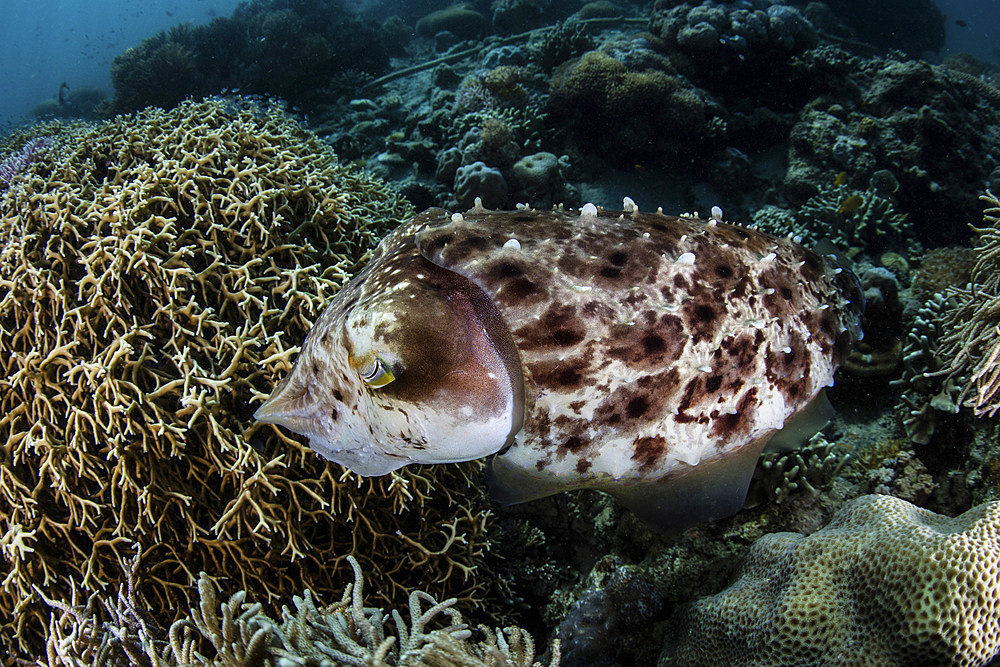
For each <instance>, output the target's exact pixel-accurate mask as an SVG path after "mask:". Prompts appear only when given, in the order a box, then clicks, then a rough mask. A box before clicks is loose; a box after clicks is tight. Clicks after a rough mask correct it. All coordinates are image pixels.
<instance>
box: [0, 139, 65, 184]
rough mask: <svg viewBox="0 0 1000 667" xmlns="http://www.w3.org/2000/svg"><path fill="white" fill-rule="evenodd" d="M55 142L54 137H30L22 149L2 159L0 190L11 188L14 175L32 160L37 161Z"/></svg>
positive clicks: (0, 163)
mask: <svg viewBox="0 0 1000 667" xmlns="http://www.w3.org/2000/svg"><path fill="white" fill-rule="evenodd" d="M54 143H55V140H54V139H53V138H52V137H36V138H34V139H29V140H28V141H26V142H25V143H24V145H23V146H21V150H19V151H17V152H16V153H11V154H10V155H8V156H7V157H5V158H4V159H3V160H0V192H2V191H4V190H6V189H7V188H9V187H10V184H11V181H13V180H14V177H15V176H17V175H18V174H20V173H22V172H23V171H24V170H25V169H27V168H28V165H30V164H31V163H32V162H37V161H38V160H39V157H40V154H41V153H42V152H43V151H45V150H47V149H48V148H50V147H51V146H52V145H53V144H54Z"/></svg>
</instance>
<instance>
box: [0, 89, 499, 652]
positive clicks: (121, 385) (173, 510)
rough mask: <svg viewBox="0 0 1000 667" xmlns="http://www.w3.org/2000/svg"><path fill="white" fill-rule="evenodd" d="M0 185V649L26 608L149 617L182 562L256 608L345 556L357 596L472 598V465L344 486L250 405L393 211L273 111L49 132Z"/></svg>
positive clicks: (179, 577) (396, 214) (186, 586)
mask: <svg viewBox="0 0 1000 667" xmlns="http://www.w3.org/2000/svg"><path fill="white" fill-rule="evenodd" d="M59 141H60V144H59V146H58V147H57V149H56V150H53V151H51V154H52V155H53V156H55V157H53V158H52V159H48V160H43V161H40V162H37V163H33V164H32V165H31V167H30V170H31V171H30V174H29V175H28V176H27V177H25V178H19V180H18V183H17V185H16V187H11V188H10V189H9V190H7V191H6V192H4V193H3V194H2V196H0V371H2V372H0V443H2V445H0V446H2V448H3V450H2V451H3V458H2V460H0V553H2V558H0V582H2V583H0V652H4V653H10V654H12V655H16V654H17V652H18V651H23V652H26V653H28V654H37V653H38V651H39V650H40V649H41V646H42V645H43V643H44V640H45V637H46V636H47V635H49V634H50V633H51V632H52V625H51V619H50V613H51V612H50V609H49V607H48V606H47V605H45V604H44V603H43V601H42V598H41V595H42V594H44V595H45V596H47V597H48V598H50V599H52V600H67V599H69V597H70V593H71V591H74V590H76V591H78V592H79V594H80V595H83V596H90V595H92V594H94V593H99V594H101V595H114V591H115V590H116V588H117V585H118V584H119V583H120V582H121V580H122V575H121V572H122V564H123V563H124V562H125V561H126V559H127V558H128V557H129V554H130V553H131V549H132V547H133V545H140V546H141V547H142V548H143V557H142V562H141V563H140V564H139V565H138V567H139V569H138V573H139V574H138V576H137V580H136V584H135V597H136V599H137V601H138V603H139V604H140V605H141V606H143V607H144V608H148V609H150V610H153V611H152V612H151V613H152V614H153V618H151V621H153V620H155V622H156V623H158V624H160V625H161V626H163V627H167V626H169V625H170V623H171V622H172V621H173V620H175V617H176V616H177V615H178V614H180V613H182V610H184V609H186V608H188V607H190V606H192V605H193V604H194V603H195V600H196V597H197V587H196V582H197V580H198V574H197V573H198V572H199V571H205V572H208V573H209V574H210V575H211V576H212V577H214V578H215V579H217V580H218V581H219V582H220V583H221V584H222V585H223V587H224V588H227V589H232V590H234V589H237V588H238V589H244V590H246V591H247V594H248V596H251V597H254V598H255V599H258V600H260V601H261V602H262V603H263V604H265V605H273V604H275V603H278V602H280V601H281V600H287V599H290V597H291V596H292V595H293V594H295V593H296V592H299V591H301V590H303V588H310V589H312V590H314V591H317V592H318V593H321V594H322V593H324V592H325V591H329V590H332V588H333V586H334V583H335V582H336V581H337V580H338V579H339V575H340V573H341V572H342V571H343V570H344V568H345V563H344V558H345V556H346V555H347V554H352V553H353V554H354V555H355V556H356V557H357V558H358V560H360V561H362V562H363V563H364V565H365V568H366V570H367V571H368V572H369V573H370V576H371V577H372V579H373V581H374V582H375V585H376V588H377V590H378V592H379V594H380V595H382V596H384V597H385V598H386V599H387V600H390V601H391V600H395V599H401V598H403V597H405V596H406V595H408V592H409V590H411V589H413V588H417V587H421V588H425V589H427V590H429V591H432V592H433V593H434V594H438V595H444V596H453V595H454V596H458V597H459V598H468V597H470V596H479V595H481V594H482V593H483V588H484V587H488V586H489V585H490V584H489V583H488V582H489V581H490V579H489V578H488V577H477V578H476V579H472V578H471V577H469V574H470V573H471V572H473V571H474V570H475V569H476V568H477V567H479V566H480V564H481V562H482V553H483V550H484V548H485V546H486V536H485V531H486V525H487V518H488V510H487V509H486V504H485V500H484V499H483V495H482V492H481V490H480V489H479V487H478V486H477V485H473V484H472V483H471V482H470V477H469V475H470V473H473V472H475V471H476V469H475V467H474V465H471V464H470V465H467V466H448V467H442V468H440V469H436V468H418V469H406V470H402V471H400V472H399V473H394V474H392V475H389V476H386V477H384V478H377V479H363V478H360V477H357V476H355V475H353V474H350V473H348V472H345V471H344V470H342V469H341V468H339V467H337V466H333V465H328V464H327V463H326V462H325V461H323V460H321V459H320V458H319V457H318V456H316V455H315V454H314V453H313V452H312V451H311V450H309V449H308V447H306V446H304V445H303V443H302V442H300V441H299V440H296V439H293V438H290V437H289V436H288V435H287V434H285V433H281V432H279V431H278V430H276V429H274V428H272V427H269V426H263V425H261V424H256V423H254V421H253V419H252V417H251V415H252V412H253V410H254V408H255V405H257V404H259V402H260V401H261V400H263V398H264V397H266V396H267V394H268V393H269V392H270V390H271V389H272V387H273V385H274V384H275V382H276V381H277V380H278V379H280V377H282V376H283V375H284V373H286V372H287V371H288V369H289V368H290V365H291V362H292V360H293V358H294V355H295V353H296V352H297V348H296V347H291V346H290V342H291V341H301V340H302V339H303V338H304V336H305V334H306V332H307V330H308V328H309V326H310V323H311V322H312V320H313V319H314V318H315V317H316V316H317V315H318V313H319V312H320V310H321V308H322V307H323V305H324V304H325V303H326V301H327V300H328V299H329V298H330V297H331V296H332V295H333V294H334V293H335V292H336V291H337V290H338V289H339V287H340V286H341V285H342V284H343V283H344V281H345V280H346V279H347V277H348V276H349V275H350V274H351V273H352V272H353V271H355V270H356V269H357V268H358V267H359V266H360V265H361V263H362V262H363V261H364V259H365V257H366V253H367V252H368V251H369V250H370V249H371V248H372V247H374V244H375V243H376V241H377V240H378V239H379V238H380V237H381V235H383V234H384V233H385V232H386V231H387V230H388V229H391V228H392V227H394V226H395V225H396V224H398V222H399V221H400V220H401V219H402V218H404V217H406V216H407V215H409V214H410V210H409V207H408V205H407V204H406V203H405V202H403V201H401V200H400V199H399V198H397V197H396V196H395V195H394V194H393V193H391V192H389V191H388V190H387V189H386V188H385V187H384V186H383V185H382V184H381V183H380V182H378V181H375V180H373V179H371V178H369V177H367V176H365V175H363V174H359V173H356V172H353V171H351V170H349V169H347V168H346V167H343V166H341V165H339V164H338V163H337V160H336V158H335V156H334V155H333V154H332V153H331V151H330V150H329V148H328V147H327V146H326V145H324V144H322V143H321V142H319V141H318V140H317V139H316V138H315V137H314V136H313V135H311V134H309V133H307V132H306V131H304V130H303V129H301V128H300V127H299V126H298V125H297V124H296V123H295V122H294V121H293V120H291V119H290V118H289V117H288V116H286V115H285V114H284V113H283V112H282V111H281V110H280V109H278V108H276V107H274V106H266V105H263V104H258V103H248V102H244V101H240V100H211V101H205V102H199V103H194V102H188V103H185V104H182V105H181V106H179V107H178V108H176V109H174V110H172V111H162V110H158V109H150V110H147V111H144V112H142V113H140V114H138V115H135V116H127V117H119V118H116V119H114V120H112V121H109V122H107V123H105V124H102V125H100V126H96V127H93V128H89V129H82V128H70V129H67V130H66V131H65V132H64V133H63V135H62V136H61V138H60V139H59Z"/></svg>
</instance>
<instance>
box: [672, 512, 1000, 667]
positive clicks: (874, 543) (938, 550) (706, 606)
mask: <svg viewBox="0 0 1000 667" xmlns="http://www.w3.org/2000/svg"><path fill="white" fill-rule="evenodd" d="M998 536H1000V502H992V503H986V504H983V505H980V506H978V507H975V508H973V509H971V510H969V511H968V512H966V513H964V514H962V515H961V516H958V517H955V518H950V517H947V516H943V515H940V514H935V513H934V512H930V511H928V510H924V509H920V508H918V507H916V506H914V505H911V504H910V503H908V502H906V501H905V500H901V499H899V498H894V497H892V496H874V495H872V496H862V497H860V498H857V499H855V500H853V501H851V502H850V503H848V504H847V505H845V506H844V508H843V509H841V510H840V512H838V513H837V515H836V516H835V517H834V518H833V519H832V520H831V522H830V523H829V524H828V525H827V526H826V527H825V528H823V529H822V530H819V531H817V532H815V533H813V534H812V535H809V536H804V535H800V534H798V533H772V534H770V535H765V536H764V537H762V538H760V539H759V540H757V542H755V543H754V545H753V546H752V547H751V548H750V550H749V551H748V552H747V554H746V556H745V557H744V559H743V562H742V564H741V567H740V572H739V576H738V578H737V580H736V581H735V582H734V583H733V584H732V585H731V586H730V587H729V588H727V589H726V590H724V591H722V592H721V593H719V594H717V595H713V596H709V597H706V598H702V599H700V600H698V601H696V602H694V603H693V604H692V605H690V606H689V607H687V608H686V609H685V610H684V611H683V612H682V613H681V614H680V616H679V618H678V619H677V622H676V623H674V624H672V629H671V631H670V637H669V638H668V640H667V644H666V651H665V653H664V656H663V658H664V659H666V660H668V662H667V663H661V664H671V665H709V664H711V665H747V666H749V665H754V666H757V667H764V666H765V665H782V666H783V667H793V666H796V665H799V666H806V665H809V666H817V665H856V666H859V667H860V666H862V665H873V666H874V665H915V664H922V665H932V664H933V665H984V664H986V663H987V662H989V660H990V658H991V657H993V656H994V655H996V654H997V652H998V651H1000V588H998V587H997V585H996V581H997V577H1000V537H998Z"/></svg>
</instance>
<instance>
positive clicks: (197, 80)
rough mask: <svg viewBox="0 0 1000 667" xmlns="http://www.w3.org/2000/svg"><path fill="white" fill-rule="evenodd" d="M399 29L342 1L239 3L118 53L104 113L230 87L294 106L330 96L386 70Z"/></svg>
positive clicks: (261, 0)
mask: <svg viewBox="0 0 1000 667" xmlns="http://www.w3.org/2000/svg"><path fill="white" fill-rule="evenodd" d="M397 30H398V27H397V28H394V27H393V24H392V23H387V24H386V25H385V26H377V25H372V24H371V23H370V22H368V21H365V20H364V19H363V18H361V17H359V16H356V15H355V14H354V13H353V12H350V11H348V9H347V6H346V3H344V1H343V0H316V1H314V2H308V3H306V2H291V3H289V2H285V1H283V0H253V1H252V2H246V3H242V4H241V5H240V6H239V7H238V8H237V9H236V10H235V11H234V12H233V14H232V16H230V17H220V18H216V19H214V20H213V21H212V22H211V23H209V24H208V25H203V26H192V25H190V24H181V25H178V26H175V27H174V28H171V29H170V30H168V31H163V32H160V33H158V34H157V35H154V36H152V37H150V38H148V39H146V40H144V41H143V42H142V43H141V44H139V45H138V46H135V47H132V48H130V49H127V50H126V51H124V52H123V53H121V54H119V55H118V56H116V57H115V59H114V61H113V62H112V65H111V81H112V84H113V85H114V88H115V97H114V99H113V100H112V102H111V104H110V107H109V110H110V111H111V112H112V113H121V112H128V111H134V110H137V109H141V108H143V107H146V106H161V107H166V108H169V107H172V106H174V105H175V104H177V103H178V102H180V101H181V100H183V99H184V98H186V97H201V96H204V95H208V94H213V93H216V92H218V91H219V90H222V89H227V88H232V89H237V90H239V91H240V92H242V93H244V94H249V93H255V94H267V95H276V96H281V97H283V98H285V99H287V100H288V101H291V102H294V103H302V102H306V101H308V102H311V103H316V102H317V101H318V100H328V99H333V98H335V97H336V95H337V94H343V93H346V92H349V91H353V90H354V89H356V88H357V87H358V86H359V85H360V83H361V82H362V81H363V80H364V79H365V78H367V77H368V76H369V75H375V74H379V73H381V72H382V71H383V70H384V68H385V67H386V66H387V65H388V62H389V52H390V49H391V48H393V47H392V45H393V44H394V42H393V41H392V39H391V36H392V34H394V31H397ZM289 63H294V66H293V67H290V66H289Z"/></svg>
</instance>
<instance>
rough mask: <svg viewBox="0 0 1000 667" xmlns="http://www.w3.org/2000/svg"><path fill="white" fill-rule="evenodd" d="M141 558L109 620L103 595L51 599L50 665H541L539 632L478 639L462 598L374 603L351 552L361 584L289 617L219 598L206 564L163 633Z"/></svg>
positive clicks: (303, 600)
mask: <svg viewBox="0 0 1000 667" xmlns="http://www.w3.org/2000/svg"><path fill="white" fill-rule="evenodd" d="M139 560H140V557H139V556H136V557H135V558H134V559H133V561H132V566H131V568H130V569H129V572H128V576H127V583H126V584H123V585H122V587H121V590H120V591H119V597H118V601H117V602H116V603H112V602H110V601H108V600H105V601H104V602H103V603H102V604H103V610H102V611H103V612H104V614H105V615H106V616H107V617H108V618H109V620H107V621H105V622H103V623H99V622H98V621H97V614H98V605H97V604H95V601H94V599H95V596H91V598H90V600H89V601H88V602H87V604H86V605H85V606H84V605H77V604H75V603H70V604H67V603H62V602H55V601H52V600H48V599H46V602H47V603H48V604H50V605H52V606H53V607H55V608H57V609H58V610H59V611H61V612H62V615H61V617H60V618H59V619H58V621H56V622H54V623H53V626H52V630H53V631H52V633H51V634H50V635H49V639H48V642H47V652H46V655H47V657H48V663H49V665H50V666H52V667H85V666H86V667H91V666H94V667H96V666H97V665H100V666H101V667H108V666H115V667H117V666H118V665H121V666H122V667H125V666H126V665H162V666H163V667H177V666H179V665H211V666H213V667H245V666H247V665H262V666H263V665H269V666H270V665H282V667H295V666H298V665H301V666H303V667H304V666H307V665H319V664H327V665H355V666H358V667H391V666H392V665H412V666H414V667H416V666H422V667H424V666H426V667H533V666H534V667H540V663H537V662H535V661H534V660H535V645H534V642H533V641H532V639H531V636H530V635H529V634H528V633H527V632H525V631H524V630H523V629H522V628H519V627H517V626H511V627H506V628H503V629H502V630H501V629H499V628H497V629H496V630H495V631H494V630H491V629H490V628H488V627H487V626H485V625H480V626H479V632H480V634H482V635H483V637H484V639H482V640H479V641H472V640H471V638H472V635H473V632H472V631H471V630H470V629H469V626H468V625H467V624H466V623H465V622H464V620H463V618H462V615H461V613H459V611H458V610H457V609H456V603H457V602H458V601H457V600H456V599H455V598H449V599H447V600H445V601H443V602H438V601H437V600H435V598H434V597H433V596H431V595H429V594H428V593H426V592H424V591H419V590H417V591H413V592H411V593H410V595H409V605H408V616H409V620H404V618H403V615H402V614H401V613H400V612H399V611H397V610H396V609H393V610H392V611H391V612H390V613H388V614H387V613H386V612H385V611H383V610H382V609H381V608H378V607H366V606H365V604H364V603H365V597H364V577H363V575H362V571H361V566H360V565H359V564H358V561H357V560H356V559H355V558H354V557H352V556H348V557H347V561H348V562H349V563H350V565H351V568H352V569H353V570H354V583H353V584H349V585H348V586H347V587H346V588H345V589H344V592H343V595H342V597H341V599H340V602H337V603H335V604H332V605H328V606H322V605H319V604H318V602H317V600H316V599H315V596H314V595H313V593H312V592H311V591H309V590H308V589H306V591H305V593H304V594H303V595H302V596H301V597H299V596H295V597H294V598H293V608H289V607H288V606H283V607H282V610H281V621H275V620H272V619H271V618H270V617H268V616H267V615H266V614H265V613H263V612H262V606H261V604H260V603H249V602H246V599H247V595H246V591H238V592H236V593H234V594H233V595H232V596H231V597H230V598H229V599H228V600H226V601H224V602H221V603H220V601H219V599H218V588H217V586H216V584H215V583H214V582H213V581H212V579H211V578H210V577H209V576H208V575H206V574H205V573H204V572H202V573H201V574H200V576H199V578H198V593H199V600H198V603H197V605H196V606H195V607H193V608H192V609H191V610H190V611H189V613H188V614H187V615H186V616H184V617H182V618H180V619H178V620H177V621H175V622H174V623H173V624H172V625H171V626H170V629H169V630H167V631H166V632H164V631H163V630H161V629H160V628H158V627H156V626H155V625H151V624H149V623H148V622H147V621H145V620H144V619H145V618H147V617H148V610H143V609H141V608H140V607H139V605H138V604H137V603H136V600H135V597H134V595H133V590H134V583H135V578H136V565H137V564H138V563H139ZM74 592H75V591H74ZM390 621H391V623H390ZM559 657H560V656H559V642H558V640H556V641H555V642H554V643H553V646H552V651H551V656H550V662H549V664H550V665H557V664H558V663H559Z"/></svg>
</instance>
